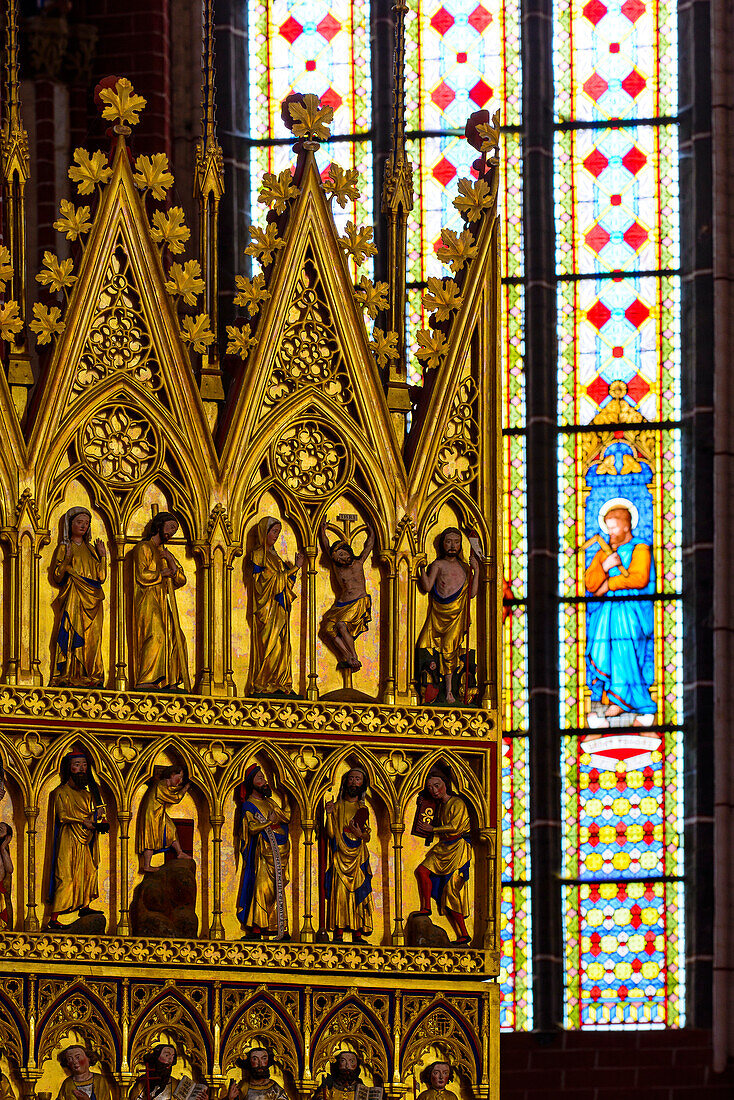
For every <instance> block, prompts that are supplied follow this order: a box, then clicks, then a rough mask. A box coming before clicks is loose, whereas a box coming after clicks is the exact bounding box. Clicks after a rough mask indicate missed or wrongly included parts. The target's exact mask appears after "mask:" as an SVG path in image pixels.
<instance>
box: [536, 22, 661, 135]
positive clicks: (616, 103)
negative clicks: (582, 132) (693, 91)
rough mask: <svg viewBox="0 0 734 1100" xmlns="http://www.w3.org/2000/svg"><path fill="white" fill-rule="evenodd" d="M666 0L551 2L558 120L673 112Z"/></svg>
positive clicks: (652, 116) (591, 119)
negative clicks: (553, 11) (553, 7)
mask: <svg viewBox="0 0 734 1100" xmlns="http://www.w3.org/2000/svg"><path fill="white" fill-rule="evenodd" d="M676 11H677V8H676V4H675V3H674V0H568V2H564V3H563V4H560V3H558V4H556V6H555V17H554V32H555V34H554V38H555V42H554V45H555V50H554V65H553V68H554V73H555V80H556V118H557V119H558V121H559V122H566V121H569V120H574V121H604V120H606V119H634V118H659V117H661V116H665V115H674V114H675V113H676V111H677V94H678V88H677V77H676V74H677V66H678V58H677V24H676Z"/></svg>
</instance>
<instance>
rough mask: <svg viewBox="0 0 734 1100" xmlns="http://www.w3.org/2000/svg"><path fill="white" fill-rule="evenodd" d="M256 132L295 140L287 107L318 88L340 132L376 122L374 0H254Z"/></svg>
mask: <svg viewBox="0 0 734 1100" xmlns="http://www.w3.org/2000/svg"><path fill="white" fill-rule="evenodd" d="M248 44H249V64H250V136H251V137H252V138H253V139H255V140H257V141H263V140H265V141H267V140H270V139H272V138H283V137H287V136H288V133H287V131H286V129H285V127H284V125H283V122H282V120H281V117H280V111H281V104H282V102H283V100H284V99H285V97H286V96H287V95H289V94H290V93H291V92H292V91H299V92H304V93H305V92H314V93H315V94H316V95H318V96H319V97H320V99H321V102H322V103H326V104H327V105H328V106H330V107H333V109H334V122H333V125H332V133H333V134H360V133H365V132H367V131H368V130H369V129H370V127H371V126H372V82H371V67H370V5H369V0H268V2H266V3H262V2H261V0H249V4H248Z"/></svg>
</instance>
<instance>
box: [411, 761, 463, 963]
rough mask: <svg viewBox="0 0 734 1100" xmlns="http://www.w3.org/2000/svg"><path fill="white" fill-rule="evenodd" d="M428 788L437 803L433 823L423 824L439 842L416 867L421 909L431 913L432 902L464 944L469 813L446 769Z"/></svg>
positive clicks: (432, 778)
mask: <svg viewBox="0 0 734 1100" xmlns="http://www.w3.org/2000/svg"><path fill="white" fill-rule="evenodd" d="M426 791H427V793H428V795H429V797H430V798H431V799H433V801H434V803H435V804H436V811H435V813H434V818H433V822H432V823H426V824H425V825H424V829H425V834H426V835H427V836H428V837H435V838H436V843H435V844H434V845H433V846H432V847H431V849H430V850H429V852H428V855H427V856H426V858H425V859H424V860H423V862H422V863H421V864H419V866H418V867H416V870H415V877H416V879H417V881H418V891H419V894H420V899H421V907H420V912H421V914H422V915H425V916H430V913H431V901H432V899H435V900H436V903H437V905H438V911H439V913H441V914H445V915H446V916H447V917H448V919H449V920H450V921H451V924H452V926H453V928H454V931H455V932H456V936H457V938H456V943H457V944H458V945H459V946H461V947H465V946H466V945H467V944H468V943H469V940H470V937H469V933H468V932H467V930H466V923H465V920H464V918H465V917H468V916H469V902H468V898H467V883H468V880H469V866H470V864H471V845H470V843H469V840H470V834H469V830H470V823H469V812H468V810H467V808H466V803H465V802H464V800H463V798H460V797H459V795H456V794H454V793H453V792H452V790H451V777H450V775H449V773H448V772H446V771H444V770H443V769H441V770H439V769H438V768H436V769H435V770H433V771H431V772H430V773H429V775H428V779H427V781H426Z"/></svg>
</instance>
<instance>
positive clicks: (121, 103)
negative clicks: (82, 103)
mask: <svg viewBox="0 0 734 1100" xmlns="http://www.w3.org/2000/svg"><path fill="white" fill-rule="evenodd" d="M99 98H100V100H101V101H102V103H104V107H103V108H102V118H106V119H109V120H110V121H111V122H114V123H116V126H115V127H114V129H115V132H116V133H122V134H124V133H129V132H130V131H129V130H128V129H127V127H129V126H137V125H138V123H139V122H140V112H141V111H142V110H143V108H144V107H145V105H146V103H147V100H145V99H144V98H143V96H141V95H137V93H136V92H135V91H133V86H132V84H131V83H130V81H129V80H128V79H127V77H126V76H121V77H120V79H119V80H118V81H117V82H116V84H115V85H114V87H112V88H102V89H101V90H100V93H99Z"/></svg>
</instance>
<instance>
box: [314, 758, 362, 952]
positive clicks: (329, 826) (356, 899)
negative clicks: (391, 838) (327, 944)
mask: <svg viewBox="0 0 734 1100" xmlns="http://www.w3.org/2000/svg"><path fill="white" fill-rule="evenodd" d="M367 787H368V779H367V775H366V774H365V772H364V771H363V770H362V769H361V768H350V770H349V771H348V772H347V774H346V775H345V776H344V778H343V780H342V783H341V787H340V789H339V797H338V798H337V800H336V802H327V804H326V806H325V812H326V825H325V829H326V837H327V841H328V846H329V855H328V867H327V870H326V874H325V875H324V893H325V896H326V927H327V928H328V930H329V931H330V932H331V933H332V939H333V941H334V943H343V942H344V932H345V931H347V932H351V933H352V940H353V941H354V942H355V943H361V942H362V940H363V938H364V937H365V936H368V935H370V933H371V932H372V911H373V902H372V870H371V867H370V853H369V848H368V847H367V842H368V840H369V839H370V836H371V832H370V828H369V813H368V810H367V807H366V806H365V802H364V797H365V794H366V792H367Z"/></svg>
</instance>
